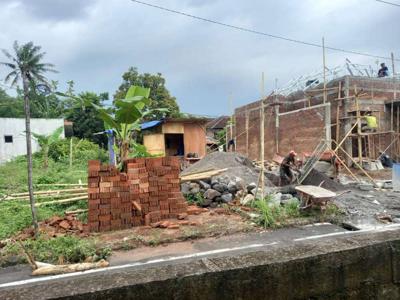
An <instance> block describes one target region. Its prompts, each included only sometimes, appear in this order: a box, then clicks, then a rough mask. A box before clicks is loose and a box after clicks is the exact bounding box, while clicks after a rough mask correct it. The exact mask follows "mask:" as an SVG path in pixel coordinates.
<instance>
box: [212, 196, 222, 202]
mask: <svg viewBox="0 0 400 300" xmlns="http://www.w3.org/2000/svg"><path fill="white" fill-rule="evenodd" d="M214 202H218V203H220V202H222V198H221V197H216V198H214Z"/></svg>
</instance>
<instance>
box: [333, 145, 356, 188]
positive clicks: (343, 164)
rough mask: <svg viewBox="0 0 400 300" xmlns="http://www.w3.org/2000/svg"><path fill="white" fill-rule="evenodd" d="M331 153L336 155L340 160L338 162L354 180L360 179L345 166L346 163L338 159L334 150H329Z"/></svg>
mask: <svg viewBox="0 0 400 300" xmlns="http://www.w3.org/2000/svg"><path fill="white" fill-rule="evenodd" d="M331 153H332V154H333V155H334V156H335V157H336V159H337V160H338V161H339V162H340V164H341V165H342V166H343V167H344V168H345V169H346V170H347V172H349V173H350V175H351V177H353V178H354V179H355V180H356V181H360V179H358V177H357V176H356V175H355V174H354V173H353V172H352V171H351V170H350V168H349V167H348V166H346V164H345V163H344V162H343V161H342V160H341V159H340V157H339V155H337V153H336V152H334V151H333V150H331Z"/></svg>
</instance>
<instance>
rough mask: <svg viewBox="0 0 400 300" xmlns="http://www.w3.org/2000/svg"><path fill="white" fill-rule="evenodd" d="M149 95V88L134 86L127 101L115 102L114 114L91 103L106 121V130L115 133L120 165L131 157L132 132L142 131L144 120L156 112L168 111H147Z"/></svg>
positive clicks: (126, 98) (127, 96)
mask: <svg viewBox="0 0 400 300" xmlns="http://www.w3.org/2000/svg"><path fill="white" fill-rule="evenodd" d="M149 95H150V89H149V88H143V87H139V86H134V85H132V86H131V87H130V88H129V90H128V92H127V93H126V96H125V99H118V100H116V101H114V106H115V108H114V109H113V111H112V112H110V111H109V110H107V109H104V108H102V107H100V106H98V105H96V104H94V103H91V105H92V106H93V107H94V108H96V110H97V112H98V114H99V117H100V118H101V119H102V120H103V121H104V123H105V126H106V129H112V130H113V131H114V132H115V138H116V146H117V151H118V155H117V161H118V163H121V162H122V161H124V160H126V159H127V158H128V157H129V153H130V151H131V146H132V145H133V144H135V143H134V141H133V137H132V132H133V131H140V123H141V122H142V120H143V119H144V118H145V117H146V116H147V115H150V114H152V113H154V112H155V111H167V110H166V109H163V108H159V109H156V110H154V109H153V110H148V109H146V106H147V105H149V104H150V99H149Z"/></svg>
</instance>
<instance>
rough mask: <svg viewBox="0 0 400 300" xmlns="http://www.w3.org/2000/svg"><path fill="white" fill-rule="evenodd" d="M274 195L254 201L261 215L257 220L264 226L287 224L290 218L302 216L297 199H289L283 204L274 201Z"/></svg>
mask: <svg viewBox="0 0 400 300" xmlns="http://www.w3.org/2000/svg"><path fill="white" fill-rule="evenodd" d="M272 197H273V196H267V197H265V198H264V199H257V200H256V201H254V207H255V208H256V209H257V210H258V211H259V214H260V215H259V217H258V218H257V219H256V222H257V223H258V224H259V225H261V226H263V227H264V228H268V227H279V226H282V225H284V224H285V222H286V221H287V220H288V219H295V218H299V217H301V214H300V210H299V202H298V201H296V200H294V199H293V200H292V201H289V202H288V203H286V204H285V205H283V206H281V205H280V204H276V203H273V202H272Z"/></svg>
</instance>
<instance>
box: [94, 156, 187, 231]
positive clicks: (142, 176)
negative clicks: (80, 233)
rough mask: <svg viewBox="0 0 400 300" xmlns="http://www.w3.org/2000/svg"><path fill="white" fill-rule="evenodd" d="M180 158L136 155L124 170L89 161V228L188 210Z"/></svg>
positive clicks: (114, 226)
mask: <svg viewBox="0 0 400 300" xmlns="http://www.w3.org/2000/svg"><path fill="white" fill-rule="evenodd" d="M179 165H180V162H179V158H177V157H157V158H135V159H129V160H127V161H125V163H124V171H125V172H119V171H118V170H117V169H116V167H114V166H109V165H101V164H100V161H96V160H91V161H89V171H88V194H89V204H88V206H89V213H88V223H89V229H90V231H109V230H118V229H123V228H129V227H132V226H140V225H149V224H150V223H154V222H158V221H160V220H163V219H168V218H176V217H177V216H178V214H180V213H184V212H186V210H187V203H186V200H185V198H184V197H183V195H182V193H181V192H180V187H179Z"/></svg>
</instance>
